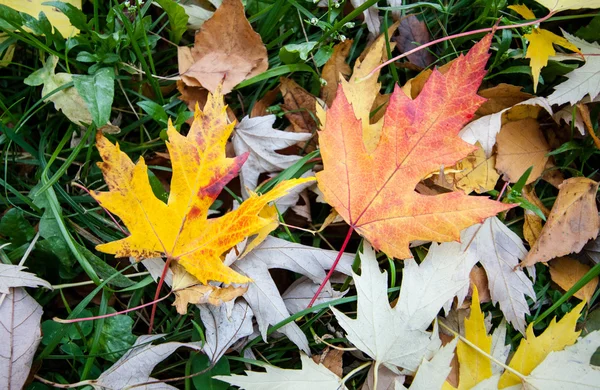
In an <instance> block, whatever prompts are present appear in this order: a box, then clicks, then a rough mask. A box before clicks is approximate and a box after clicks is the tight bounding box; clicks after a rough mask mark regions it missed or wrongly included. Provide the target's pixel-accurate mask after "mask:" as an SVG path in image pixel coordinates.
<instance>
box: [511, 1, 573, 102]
mask: <svg viewBox="0 0 600 390" xmlns="http://www.w3.org/2000/svg"><path fill="white" fill-rule="evenodd" d="M508 8H510V9H512V10H513V11H515V12H516V13H518V14H519V15H521V16H522V17H523V18H525V19H535V15H534V14H533V12H532V11H531V10H530V9H529V8H527V6H525V5H522V4H518V5H511V6H509V7H508ZM523 36H524V37H525V39H527V41H528V42H529V46H528V47H527V52H526V53H525V58H529V59H530V60H531V62H530V66H531V74H532V76H533V91H534V92H536V90H537V85H538V81H539V79H540V72H541V70H542V68H543V67H545V66H546V65H548V58H549V57H550V56H553V55H555V54H556V51H555V50H554V46H553V45H558V46H562V47H564V48H565V49H568V50H571V51H574V52H576V53H579V54H581V51H580V50H579V48H577V46H575V45H574V44H572V43H571V42H569V41H567V40H566V39H565V38H563V37H561V36H558V35H556V34H554V33H553V32H550V31H548V30H544V29H543V28H538V27H534V28H533V29H532V30H531V33H529V34H524V35H523Z"/></svg>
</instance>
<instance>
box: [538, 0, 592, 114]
mask: <svg viewBox="0 0 600 390" xmlns="http://www.w3.org/2000/svg"><path fill="white" fill-rule="evenodd" d="M586 4H587V3H586ZM563 35H564V36H565V37H566V38H567V40H568V41H569V42H571V43H572V44H574V45H575V46H577V47H578V48H580V49H581V52H582V53H583V55H584V57H585V64H583V66H581V67H579V68H577V69H575V70H574V71H572V72H570V73H567V74H566V75H565V77H567V81H565V82H564V83H562V84H559V85H558V86H556V87H555V88H554V92H553V93H552V94H551V95H550V96H548V101H549V102H550V104H564V103H567V102H568V103H570V104H571V105H575V104H576V103H577V102H579V101H580V100H582V99H583V98H584V97H585V96H589V97H590V99H591V100H594V99H596V97H597V96H598V94H600V46H599V45H598V44H597V43H595V42H594V43H589V42H586V41H584V40H583V39H579V38H577V37H575V36H573V35H569V34H568V33H566V32H564V31H563Z"/></svg>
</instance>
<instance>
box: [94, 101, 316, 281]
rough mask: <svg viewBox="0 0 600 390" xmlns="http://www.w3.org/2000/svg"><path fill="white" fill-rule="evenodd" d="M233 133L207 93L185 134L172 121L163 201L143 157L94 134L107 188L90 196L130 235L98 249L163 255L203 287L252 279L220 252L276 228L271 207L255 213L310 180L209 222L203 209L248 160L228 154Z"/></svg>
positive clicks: (122, 253) (284, 184) (284, 185)
mask: <svg viewBox="0 0 600 390" xmlns="http://www.w3.org/2000/svg"><path fill="white" fill-rule="evenodd" d="M232 130H233V124H228V123H227V114H226V111H225V106H224V104H223V97H222V96H221V95H220V93H217V94H216V95H214V96H213V95H209V98H208V102H207V103H206V106H205V107H204V112H201V111H200V110H197V111H196V113H195V114H194V123H193V124H192V127H191V130H190V132H189V133H188V135H187V137H184V136H183V135H181V134H179V133H178V132H177V130H175V128H174V127H173V126H172V125H171V124H170V123H169V128H168V130H167V135H168V137H169V143H168V144H167V146H168V148H169V153H170V155H171V162H172V166H173V178H172V181H171V192H170V194H169V199H168V201H167V204H165V203H163V202H162V201H161V200H160V199H158V198H157V197H156V196H155V195H154V193H153V192H152V188H151V186H150V183H149V180H148V174H147V172H146V165H145V163H144V160H143V158H140V160H139V161H138V163H137V164H135V165H134V164H133V162H132V161H131V160H130V159H129V157H128V156H127V155H126V154H125V153H123V152H121V151H120V149H119V146H118V145H113V144H112V143H110V142H109V141H108V140H107V139H106V138H104V137H103V136H101V135H100V136H98V138H97V147H98V150H99V151H100V155H101V157H102V159H103V162H102V163H99V166H100V168H101V169H102V172H103V174H104V178H105V180H106V182H107V184H108V187H109V189H110V191H109V192H96V191H95V192H93V193H92V196H93V197H94V199H96V200H97V201H98V202H99V203H100V204H101V205H102V206H103V207H105V208H107V209H108V210H110V211H111V212H112V213H114V214H116V215H118V216H119V217H120V218H121V219H122V220H123V222H124V224H125V226H127V228H128V229H129V231H130V232H131V235H130V236H129V237H127V238H124V239H121V240H118V241H113V242H111V243H107V244H102V245H99V246H98V247H97V249H98V250H100V251H102V252H106V253H111V254H115V255H117V256H119V257H129V256H133V257H136V258H137V259H142V258H150V257H160V256H167V257H168V258H170V259H172V260H175V261H177V262H178V263H179V264H180V265H182V266H183V267H184V268H185V269H186V271H188V272H189V273H190V274H192V275H194V276H195V277H196V278H197V279H198V280H199V281H200V282H201V283H204V284H206V283H207V281H208V280H216V281H221V282H224V283H226V284H231V283H234V282H235V283H246V282H248V281H250V279H249V278H248V277H246V276H243V275H240V274H238V273H236V272H235V271H233V270H232V269H230V268H229V267H227V266H225V265H224V264H223V262H222V260H221V256H222V254H223V253H224V252H225V251H227V250H229V249H230V248H231V247H233V246H234V245H235V244H237V243H238V242H240V241H241V240H243V239H244V238H245V237H248V236H250V235H253V234H257V233H259V232H260V233H261V234H259V235H258V238H257V239H258V240H261V239H264V237H265V236H266V235H267V234H268V232H269V231H271V230H273V229H274V228H275V227H276V226H277V221H276V220H274V219H273V216H274V215H276V214H274V212H273V210H271V211H270V212H268V213H267V214H268V215H269V216H268V217H262V216H260V215H259V214H260V213H261V212H262V211H263V209H264V208H265V206H267V204H268V203H270V202H272V201H274V200H276V199H277V198H279V197H281V196H283V195H285V194H286V193H287V191H288V190H289V189H291V188H292V187H294V186H295V185H297V184H301V183H303V182H306V181H310V180H311V179H296V180H292V181H287V182H282V183H280V184H279V185H277V186H276V187H275V188H273V190H271V191H270V192H269V193H267V194H265V195H263V196H257V195H252V196H250V198H249V199H248V200H247V201H245V202H244V203H242V205H241V206H240V207H239V208H238V209H236V210H234V211H231V212H229V213H228V214H226V215H224V216H222V217H219V218H212V219H207V214H208V208H209V207H210V205H211V204H212V203H213V201H214V200H215V199H216V198H217V196H218V195H219V193H220V192H221V190H222V189H223V187H224V186H225V185H226V184H227V183H228V182H229V181H230V180H231V179H232V178H233V177H235V175H236V174H237V173H238V171H239V170H240V168H241V166H242V164H243V163H244V161H245V160H246V158H247V155H242V156H238V157H236V158H227V157H226V155H225V143H226V141H227V138H228V137H229V135H230V134H231V131H232ZM265 229H266V230H265ZM258 242H259V241H257V243H258ZM254 245H255V244H254Z"/></svg>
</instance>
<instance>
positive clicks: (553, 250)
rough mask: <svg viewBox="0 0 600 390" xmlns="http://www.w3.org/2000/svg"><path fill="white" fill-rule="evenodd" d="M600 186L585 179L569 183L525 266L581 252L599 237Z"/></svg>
mask: <svg viewBox="0 0 600 390" xmlns="http://www.w3.org/2000/svg"><path fill="white" fill-rule="evenodd" d="M597 192H598V183H597V182H595V181H593V180H590V179H587V178H585V177H574V178H571V179H567V180H565V181H564V182H563V183H562V184H561V185H560V186H559V192H558V197H557V198H556V201H555V202H554V206H552V210H550V215H549V217H548V220H547V222H546V224H545V225H544V228H543V229H542V233H541V235H540V237H539V238H538V240H537V241H536V242H535V244H534V245H533V247H532V248H531V250H530V251H529V254H528V255H527V257H526V258H525V259H524V260H523V262H522V263H521V266H523V267H524V266H530V265H533V264H535V263H538V262H547V261H549V260H551V259H553V258H555V257H559V256H564V255H568V254H569V253H577V252H579V251H580V250H581V249H582V248H583V246H584V245H585V244H586V243H587V242H588V241H589V240H591V239H594V238H596V237H597V236H598V231H599V230H600V217H599V216H598V207H597V206H596V193H597Z"/></svg>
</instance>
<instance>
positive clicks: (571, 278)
mask: <svg viewBox="0 0 600 390" xmlns="http://www.w3.org/2000/svg"><path fill="white" fill-rule="evenodd" d="M549 265H550V276H551V277H552V280H553V281H554V282H555V283H556V284H558V285H559V286H560V287H561V288H562V289H563V290H565V291H567V290H569V289H570V288H571V287H573V285H574V284H575V283H577V282H578V281H579V280H580V279H581V278H582V277H583V275H585V274H586V273H588V271H589V270H590V267H589V266H588V265H585V264H582V263H581V262H579V261H577V260H575V259H574V258H572V257H567V256H565V257H559V258H558V259H554V260H552V261H550V263H549ZM596 287H598V277H597V276H596V277H595V278H594V279H592V280H590V281H589V282H588V283H587V284H586V285H585V286H583V287H582V288H581V289H580V290H579V291H577V292H576V293H575V296H576V297H577V298H579V299H581V300H583V301H586V302H587V303H589V302H590V300H591V299H592V296H593V295H594V293H595V292H596Z"/></svg>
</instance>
